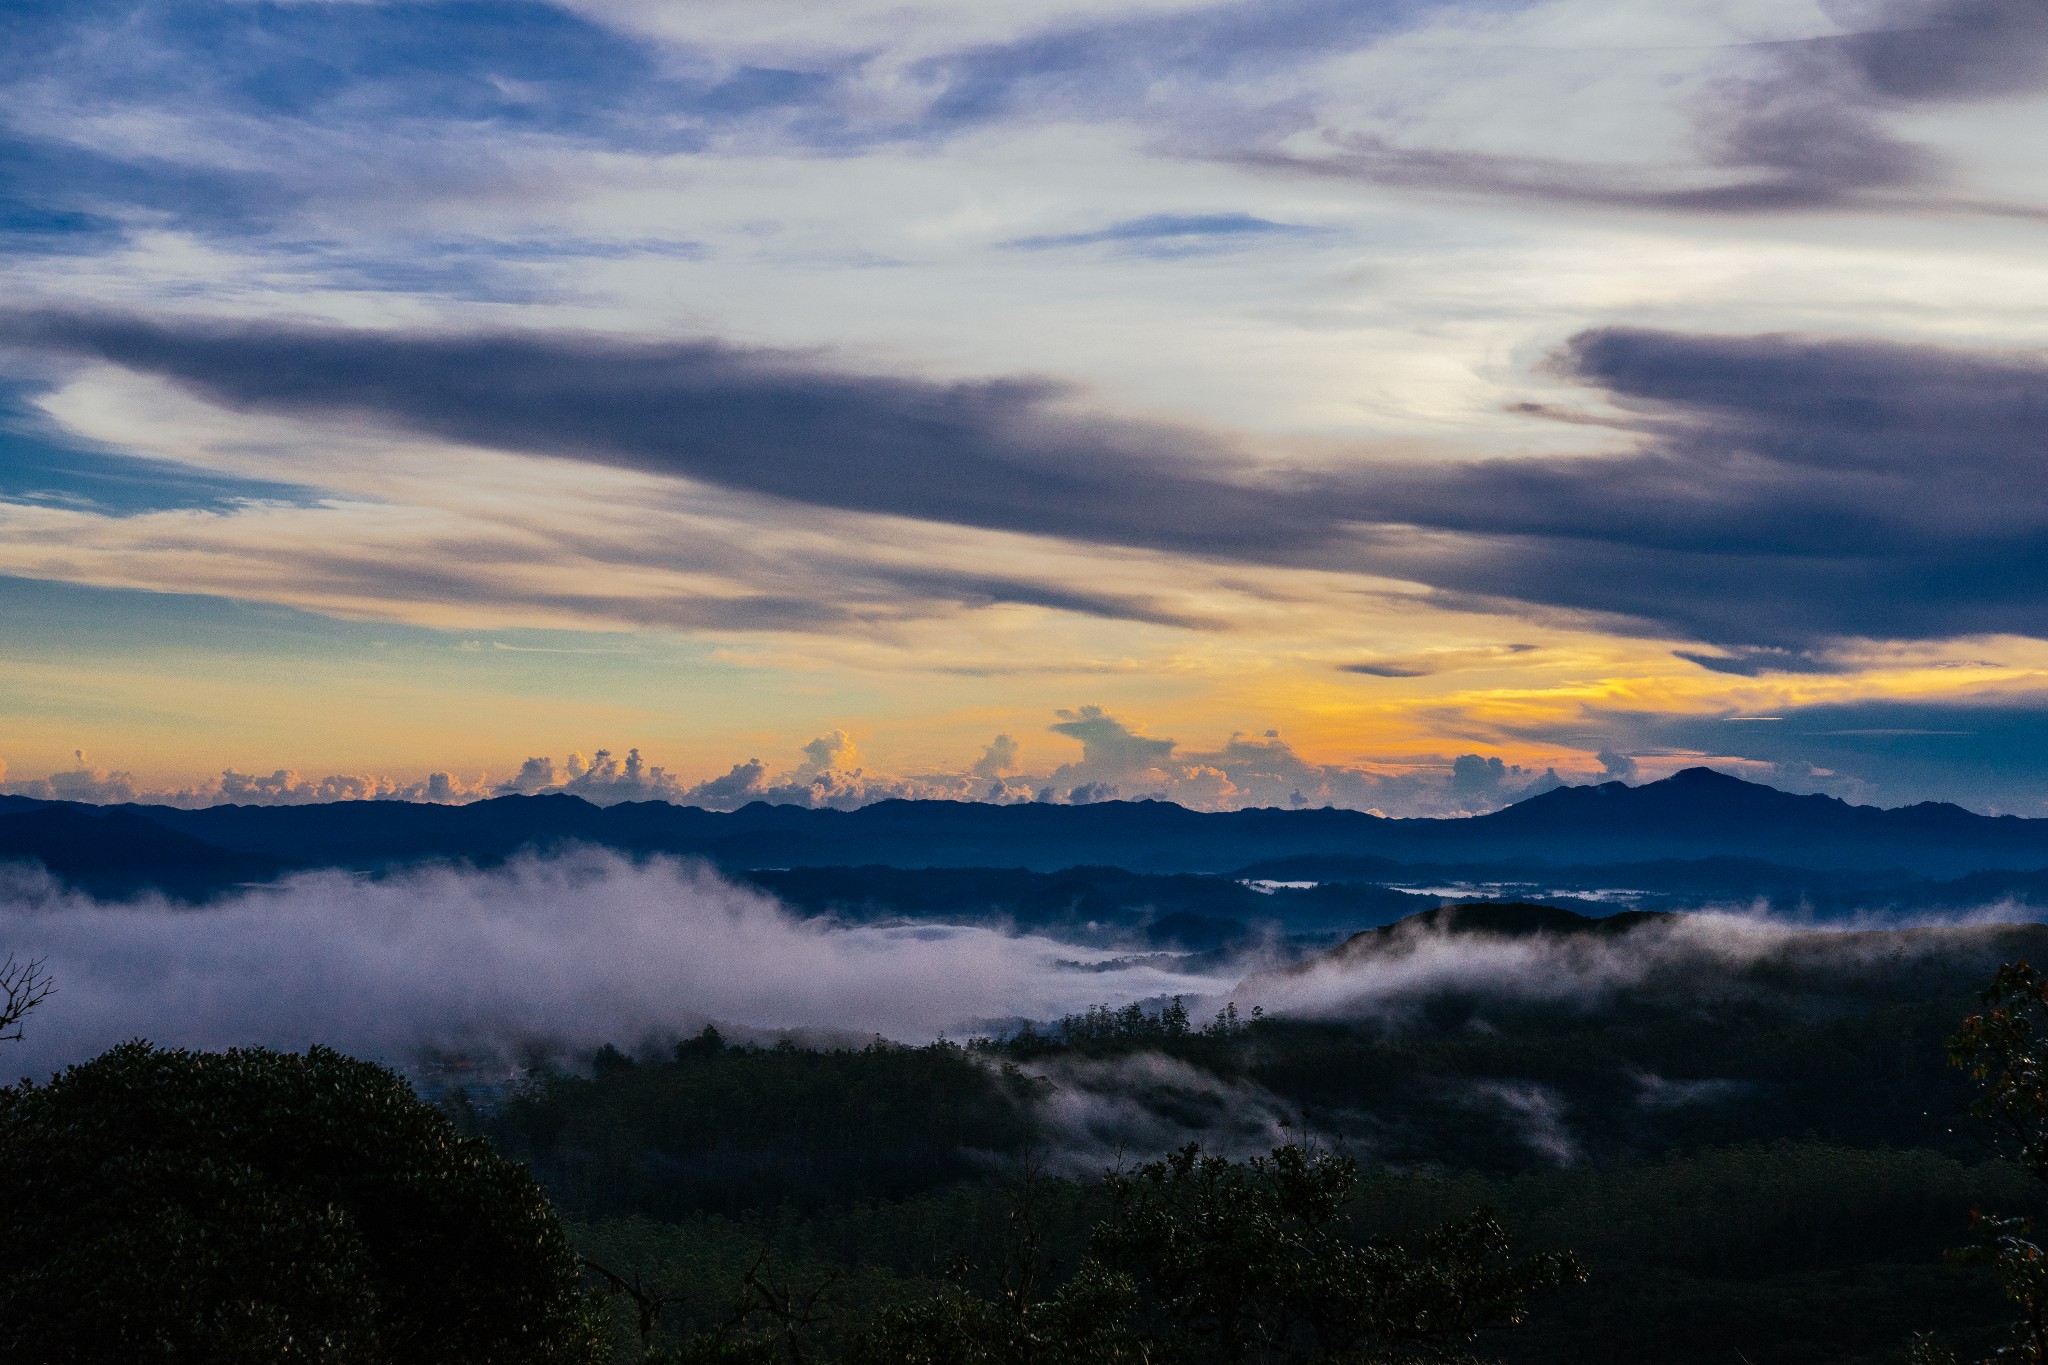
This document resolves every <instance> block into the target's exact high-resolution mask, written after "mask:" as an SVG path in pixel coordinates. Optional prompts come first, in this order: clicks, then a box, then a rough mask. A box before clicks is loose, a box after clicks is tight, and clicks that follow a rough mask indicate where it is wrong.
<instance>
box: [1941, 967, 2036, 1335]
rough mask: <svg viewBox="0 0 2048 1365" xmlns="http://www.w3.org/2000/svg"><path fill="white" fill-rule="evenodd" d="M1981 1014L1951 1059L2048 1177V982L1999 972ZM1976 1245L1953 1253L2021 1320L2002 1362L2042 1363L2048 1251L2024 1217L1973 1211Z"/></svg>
mask: <svg viewBox="0 0 2048 1365" xmlns="http://www.w3.org/2000/svg"><path fill="white" fill-rule="evenodd" d="M1983 1005H1984V1008H1983V1010H1982V1011H1981V1012H1979V1013H1977V1014H1973V1015H1971V1016H1970V1017H1969V1018H1967V1019H1965V1020H1964V1021H1963V1023H1962V1026H1961V1027H1960V1028H1958V1029H1957V1030H1956V1034H1955V1037H1953V1038H1952V1039H1950V1040H1949V1056H1950V1057H1951V1059H1952V1060H1954V1062H1955V1063H1956V1065H1958V1066H1960V1067H1962V1068H1963V1069H1964V1070H1966V1071H1967V1072H1969V1074H1970V1078H1971V1079H1972V1080H1974V1081H1976V1082H1977V1083H1978V1085H1979V1086H1981V1087H1982V1093H1981V1094H1980V1095H1979V1096H1978V1097H1977V1100H1976V1102H1975V1103H1974V1104H1973V1105H1972V1106H1971V1110H1972V1112H1974V1113H1975V1114H1976V1115H1977V1116H1978V1117H1979V1118H1982V1119H1986V1120H1988V1121H1990V1123H1991V1124H1992V1125H1993V1126H1994V1127H1995V1128H1996V1129H1997V1131H1998V1133H1999V1136H2000V1137H2001V1138H2002V1139H2003V1140H2004V1142H2005V1143H2006V1144H2007V1145H2008V1146H2009V1147H2010V1148H2011V1150H2012V1151H2013V1153H2014V1155H2016V1156H2017V1157H2018V1158H2019V1161H2020V1163H2021V1164H2022V1165H2023V1166H2024V1167H2025V1168H2026V1169H2027V1170H2029V1171H2030V1172H2032V1173H2033V1175H2034V1176H2035V1178H2036V1179H2039V1180H2048V1050H2044V1049H2043V1046H2042V1043H2043V1032H2042V1030H2043V1026H2044V1025H2048V981H2043V980H2042V979H2041V977H2040V976H2039V975H2038V974H2037V973H2036V972H2035V971H2034V969H2033V967H2031V966H2030V965H2028V964H2027V963H2025V962H2008V963H2006V964H2005V965H2004V966H2002V967H2000V968H1999V969H1998V974H1997V975H1996V976H1994V977H1993V978H1992V981H1991V985H1990V987H1989V988H1988V989H1987V990H1986V991H1985V992H1984V995H1983ZM1972 1219H1973V1221H1974V1222H1975V1223H1976V1224H1977V1234H1978V1236H1977V1242H1976V1244H1975V1245H1974V1246H1971V1247H1968V1248H1965V1249H1962V1250H1960V1251H1958V1252H1956V1253H1955V1254H1954V1259H1956V1260H1958V1261H1962V1262H1965V1263H1972V1264H1979V1265H1987V1266H1989V1267H1990V1268H1991V1269H1992V1270H1993V1271H1994V1272H1995V1273H1996V1275H1997V1277H1998V1281H1999V1285H2000V1287H2001V1288H2002V1289H2003V1290H2004V1291H2005V1296H2006V1298H2007V1299H2008V1300H2010V1301H2011V1303H2012V1304H2013V1306H2015V1307H2017V1308H2018V1309H2019V1319H2018V1321H2017V1322H2015V1323H2014V1324H2013V1326H2012V1329H2011V1333H2010V1340H2009V1341H2008V1342H2007V1343H2006V1344H2005V1345H2004V1346H2002V1347H2001V1348H2000V1349H1999V1350H1998V1351H1997V1353H1996V1355H1995V1357H1994V1358H1995V1359H1998V1360H2010V1361H2016V1362H2022V1365H2040V1363H2041V1362H2043V1361H2048V1252H2044V1250H2043V1248H2042V1247H2041V1245H2040V1243H2039V1242H2037V1241H2036V1240H2035V1238H2034V1221H2033V1220H2032V1219H2031V1218H2025V1217H2018V1218H2015V1217H1988V1216H1985V1215H1983V1214H1973V1215H1972ZM1940 1349H1941V1348H1939V1347H1938V1346H1937V1345H1936V1344H1935V1343H1934V1342H1932V1341H1931V1340H1922V1341H1920V1342H1919V1343H1917V1344H1916V1350H1918V1351H1919V1352H1920V1353H1921V1355H1922V1356H1923V1357H1925V1358H1929V1359H1933V1358H1938V1356H1939V1353H1940Z"/></svg>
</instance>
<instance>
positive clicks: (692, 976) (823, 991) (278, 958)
mask: <svg viewBox="0 0 2048 1365" xmlns="http://www.w3.org/2000/svg"><path fill="white" fill-rule="evenodd" d="M0 941H4V942H6V943H7V944H8V945H9V946H10V947H12V948H14V949H15V950H16V951H18V952H21V953H24V954H27V955H29V956H32V957H41V958H45V959H46V960H47V965H48V968H49V971H50V974H51V976H52V978H53V979H54V980H55V981H56V983H57V987H58V990H57V993H56V994H55V995H53V996H52V997H51V998H50V1000H49V1001H48V1002H47V1003H46V1004H45V1005H44V1006H43V1008H41V1009H40V1010H38V1011H37V1013H36V1015H35V1017H34V1021H33V1026H32V1027H31V1028H30V1029H29V1030H28V1037H27V1039H26V1042H25V1045H24V1046H22V1047H17V1048H14V1049H12V1050H11V1051H9V1052H8V1053H7V1054H6V1055H5V1058H4V1061H0V1064H4V1065H7V1066H10V1067H15V1068H17V1069H19V1070H27V1071H45V1070H49V1069H51V1068H54V1067H56V1066H59V1065H62V1064H64V1063H67V1062H74V1061H80V1060H83V1059H84V1058H86V1057H89V1056H92V1055H94V1054H95V1053H97V1052H99V1051H101V1050H103V1049H104V1048H106V1047H109V1046H111V1045H113V1044H114V1043H117V1042H120V1041H122V1040H124V1039H127V1038H133V1037H137V1036H142V1037H147V1038H149V1039H151V1040H152V1041H154V1042H157V1043H159V1044H162V1045H165V1046H176V1047H198V1048H220V1047H228V1046H234V1045H241V1044H262V1045H266V1046H272V1047H283V1048H302V1047H305V1046H307V1045H308V1044H311V1043H316V1042H317V1043H326V1044H330V1045H333V1046H336V1047H340V1048H343V1049H345V1050H348V1051H350V1052H354V1053H357V1054H359V1055H364V1056H371V1057H378V1058H383V1059H386V1060H390V1061H393V1062H396V1063H399V1064H405V1063H408V1062H411V1061H413V1060H414V1059H416V1058H417V1057H418V1056H419V1055H420V1054H421V1053H422V1052H423V1051H424V1050H426V1049H429V1048H433V1049H448V1050H455V1051H465V1050H477V1051H481V1052H483V1053H484V1054H486V1055H489V1054H493V1053H495V1054H496V1055H499V1056H510V1055H513V1054H515V1052H516V1050H517V1049H518V1048H519V1046H520V1045H521V1044H522V1043H525V1042H529V1041H531V1042H542V1043H553V1044H556V1045H562V1046H569V1047H577V1048H588V1047H593V1046H595V1045H597V1044H598V1043H601V1042H606V1041H610V1042H617V1043H621V1044H624V1045H628V1046H631V1045H634V1044H637V1043H639V1042H641V1041H644V1040H648V1039H658V1038H662V1037H675V1036H680V1035H682V1034H685V1033H688V1032H693V1031H695V1029H696V1028H698V1027H701V1025H702V1024H703V1023H705V1022H706V1021H709V1020H716V1021H718V1022H720V1023H726V1024H737V1025H741V1026H745V1027H748V1028H752V1029H766V1030H777V1029H818V1030H832V1031H836V1032H840V1033H842V1034H845V1033H853V1034H867V1035H873V1034H881V1035H883V1036H886V1037H890V1038H897V1039H903V1040H906V1041H922V1040H926V1039H930V1038H932V1037H935V1036H937V1035H939V1034H941V1033H952V1034H954V1035H955V1036H958V1035H959V1034H960V1033H962V1032H964V1031H970V1030H972V1029H973V1028H975V1027H977V1026H978V1024H979V1022H980V1021H983V1020H986V1019H989V1018H991V1017H998V1018H1009V1017H1026V1018H1034V1019H1045V1018H1053V1017H1058V1016H1060V1015H1062V1014H1066V1013H1073V1012H1078V1011H1080V1010H1082V1009H1084V1008H1086V1007H1087V1006H1089V1005H1093V1004H1099V1003H1102V1002H1104V1001H1108V1000H1115V1001H1129V1000H1139V999H1150V998H1153V997H1156V996H1160V995H1170V994H1187V995H1204V994H1214V993H1218V992H1220V991H1222V990H1224V989H1226V988H1227V986H1228V984H1229V982H1228V979H1227V978H1219V977H1215V976H1210V975H1202V974H1198V973H1192V972H1186V971H1180V970H1177V969H1175V968H1174V967H1172V966H1171V965H1167V964H1163V963H1161V962H1160V961H1159V960H1157V959H1156V958H1151V957H1148V958H1147V959H1145V960H1144V961H1142V962H1125V963H1121V964H1120V965H1110V966H1104V965H1102V964H1103V963H1104V962H1107V960H1108V959H1107V957H1106V956H1105V955H1103V954H1097V953H1091V952H1090V951H1088V950H1086V949H1081V948H1077V947H1075V946H1073V945H1071V944H1063V943H1055V942H1053V941H1051V940H1048V939H1043V938H1036V937H1031V936H1025V935H1011V934H1003V933H998V932H995V931H993V930H988V929H980V928H963V927H948V926H944V925H932V924H921V925H913V926H904V927H897V928H848V927H843V926H840V925H837V924H835V923H832V922H830V921H825V920H802V919H798V918H796V917H795V916H793V915H791V914H790V913H789V912H788V911H787V910H786V909H784V908H783V907H782V906H780V905H779V904H777V903H776V902H774V901H773V900H771V899H769V898H767V897H765V896H762V895H760V894H758V893H756V892H753V891H749V890H743V889H741V888H738V887H735V886H733V885H731V884H729V883H726V882H724V881H721V880H719V879H718V878H717V877H715V876H713V875H712V874H711V873H709V872H708V871H706V870H704V869H702V868H699V867H694V866H691V865H687V864H680V863H676V862H673V861H667V860H661V859H657V860H654V861H651V862H647V863H639V864H635V863H632V862H629V861H627V860H625V859H622V858H619V857H616V856H614V855H611V854H606V853H598V852H583V853H577V854H572V855H567V856H563V857H559V858H550V859H538V858H527V859H522V860H519V861H517V862H515V863H513V864H512V865H510V866H508V867H506V868H504V869H502V870H497V871H491V872H476V871H463V870H457V869H440V870H434V871H424V872H417V873H411V874H407V875H404V876H397V877H390V878H385V879H382V880H368V879H362V878H355V877H350V876H347V875H344V874H340V873H317V874H311V875H307V876H301V877H296V878H293V879H291V880H290V881H287V882H285V883H282V884H280V885H278V886H276V887H273V888H266V889H263V890H258V891H251V892H248V893H246V894H244V895H241V896H239V897H237V898H235V899H232V900H229V901H226V902H222V903H218V904H216V905H213V906H210V907H208V908H205V909H200V910H191V909H186V908H170V907H167V906H163V905H155V904H148V903H143V904H136V905H119V906H115V905H102V904H96V903H94V902H92V901H89V900H86V899H83V898H79V897H76V896H71V895H67V894H63V893H59V892H56V891H54V890H52V889H51V887H50V886H49V884H48V883H47V882H41V881H36V880H34V879H21V878H17V879H16V880H14V881H11V882H8V883H6V884H4V885H0ZM1077 964H1080V965H1077Z"/></svg>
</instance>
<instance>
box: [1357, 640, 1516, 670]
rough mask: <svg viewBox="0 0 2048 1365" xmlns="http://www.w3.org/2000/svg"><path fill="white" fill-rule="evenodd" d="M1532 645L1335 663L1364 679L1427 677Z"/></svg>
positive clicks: (1483, 664)
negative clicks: (1361, 675)
mask: <svg viewBox="0 0 2048 1365" xmlns="http://www.w3.org/2000/svg"><path fill="white" fill-rule="evenodd" d="M1536 649H1537V646H1535V645H1497V646H1493V647H1491V648H1486V649H1432V650H1425V651H1424V652H1422V653H1420V654H1411V655H1409V656H1407V657H1406V658H1399V659H1362V660H1359V661H1358V662H1356V663H1348V664H1338V665H1337V671H1338V672H1340V673H1361V674H1364V675H1365V676H1366V677H1368V678H1427V677H1433V676H1434V675H1436V674H1438V673H1451V672H1456V671H1458V670H1460V669H1469V668H1487V667H1491V666H1495V665H1498V664H1500V663H1502V662H1504V661H1506V660H1509V659H1513V658H1516V657H1518V656H1520V655H1524V654H1532V653H1534V652H1535V651H1536Z"/></svg>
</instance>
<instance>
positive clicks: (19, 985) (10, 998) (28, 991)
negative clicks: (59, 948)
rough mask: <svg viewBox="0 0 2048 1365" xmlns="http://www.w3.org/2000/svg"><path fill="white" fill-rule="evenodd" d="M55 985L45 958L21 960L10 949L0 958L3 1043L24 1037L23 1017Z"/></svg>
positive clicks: (0, 1038)
mask: <svg viewBox="0 0 2048 1365" xmlns="http://www.w3.org/2000/svg"><path fill="white" fill-rule="evenodd" d="M55 989H56V987H55V986H54V985H53V984H52V983H51V981H50V974H49V973H48V972H46V971H44V970H43V959H42V958H39V957H37V958H30V959H29V960H28V961H27V962H22V961H19V960H18V959H16V957H15V956H14V954H12V953H9V954H8V955H7V960H6V961H5V962H0V1043H15V1042H19V1041H21V1021H22V1019H23V1018H25V1017H26V1016H27V1014H28V1012H29V1011H30V1010H32V1009H34V1008H35V1007H36V1006H37V1005H40V1004H42V1003H43V1001H45V1000H47V999H49V997H50V993H51V992H52V991H53V990H55Z"/></svg>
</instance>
